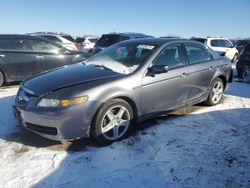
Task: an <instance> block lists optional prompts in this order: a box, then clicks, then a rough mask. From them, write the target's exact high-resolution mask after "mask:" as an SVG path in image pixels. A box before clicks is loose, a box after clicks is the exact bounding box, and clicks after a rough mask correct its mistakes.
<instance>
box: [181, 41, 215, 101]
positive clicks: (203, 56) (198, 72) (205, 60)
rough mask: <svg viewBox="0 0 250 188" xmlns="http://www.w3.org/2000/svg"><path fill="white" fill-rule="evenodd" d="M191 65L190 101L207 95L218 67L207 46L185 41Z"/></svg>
mask: <svg viewBox="0 0 250 188" xmlns="http://www.w3.org/2000/svg"><path fill="white" fill-rule="evenodd" d="M184 47H185V51H186V53H185V54H186V58H187V60H188V63H189V66H188V67H187V71H186V72H187V76H188V77H189V80H190V87H189V88H190V91H189V96H188V101H194V100H200V99H202V98H204V97H205V96H206V95H207V92H208V90H209V86H210V84H211V80H212V78H213V76H214V74H215V69H216V67H215V66H214V65H215V62H214V60H213V58H212V55H211V54H210V52H209V50H208V48H207V47H205V46H202V45H200V44H194V43H185V44H184Z"/></svg>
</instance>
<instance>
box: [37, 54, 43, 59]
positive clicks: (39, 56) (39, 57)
mask: <svg viewBox="0 0 250 188" xmlns="http://www.w3.org/2000/svg"><path fill="white" fill-rule="evenodd" d="M36 58H38V59H44V56H42V55H37V56H36Z"/></svg>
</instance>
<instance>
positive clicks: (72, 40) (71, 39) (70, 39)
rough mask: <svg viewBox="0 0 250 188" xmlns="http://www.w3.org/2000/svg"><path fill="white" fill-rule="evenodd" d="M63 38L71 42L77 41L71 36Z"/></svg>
mask: <svg viewBox="0 0 250 188" xmlns="http://www.w3.org/2000/svg"><path fill="white" fill-rule="evenodd" d="M61 37H63V38H65V39H67V40H69V41H70V42H75V39H74V38H73V37H71V36H70V35H62V36H61Z"/></svg>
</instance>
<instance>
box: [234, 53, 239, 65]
mask: <svg viewBox="0 0 250 188" xmlns="http://www.w3.org/2000/svg"><path fill="white" fill-rule="evenodd" d="M238 59H239V55H238V54H235V55H234V57H233V59H232V63H236V62H237V61H238Z"/></svg>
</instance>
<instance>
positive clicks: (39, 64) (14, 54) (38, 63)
mask: <svg viewBox="0 0 250 188" xmlns="http://www.w3.org/2000/svg"><path fill="white" fill-rule="evenodd" d="M88 57H89V55H88V54H86V53H84V52H80V51H71V50H68V49H67V48H65V47H63V46H61V45H59V44H57V43H55V42H51V40H47V39H45V38H43V37H39V36H32V35H0V86H2V84H3V83H4V82H13V81H22V80H25V79H27V78H29V77H31V76H34V75H37V74H39V73H42V72H46V71H49V70H51V69H54V68H57V67H61V66H65V65H69V64H74V63H77V62H81V61H83V60H84V59H86V58H88Z"/></svg>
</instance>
